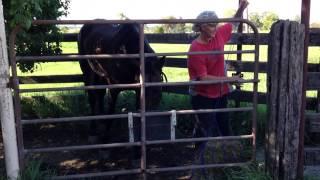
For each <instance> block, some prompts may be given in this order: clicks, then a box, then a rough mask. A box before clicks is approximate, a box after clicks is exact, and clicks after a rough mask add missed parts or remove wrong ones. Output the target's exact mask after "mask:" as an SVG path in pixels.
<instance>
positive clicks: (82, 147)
mask: <svg viewBox="0 0 320 180" xmlns="http://www.w3.org/2000/svg"><path fill="white" fill-rule="evenodd" d="M196 22H197V23H199V22H201V23H208V22H214V23H218V22H241V23H245V24H248V25H249V26H250V27H251V28H252V30H253V33H254V39H255V45H254V48H253V49H252V50H238V51H208V52H192V53H188V52H176V53H144V48H143V45H144V25H145V24H177V23H196ZM124 23H131V24H133V23H134V24H138V25H139V32H140V43H139V44H140V52H139V54H121V55H119V54H115V55H110V54H103V55H60V56H16V53H15V48H14V47H15V39H16V34H17V33H18V32H19V27H16V28H15V29H14V30H13V32H12V33H11V35H10V61H11V68H12V80H13V81H12V82H13V89H14V103H15V115H16V117H15V118H16V124H17V137H18V147H19V161H20V166H21V168H23V162H24V161H25V155H26V154H27V153H43V152H56V151H76V150H88V149H107V148H115V147H132V146H139V147H141V166H140V167H139V168H136V169H126V170H118V171H107V172H99V173H88V174H74V175H66V176H57V177H55V178H56V179H77V178H85V177H101V176H115V175H128V174H142V177H143V179H147V174H151V173H159V172H170V171H171V172H172V171H183V170H191V169H204V168H214V167H234V166H242V165H246V164H247V163H249V162H251V161H254V160H255V151H256V119H257V100H258V92H257V89H258V81H259V80H258V72H259V70H258V65H259V64H258V63H259V62H258V58H259V44H258V39H259V34H258V30H257V28H256V27H255V26H254V25H253V23H251V22H250V21H247V20H243V19H219V20H195V19H174V20H64V21H56V20H36V21H33V23H32V24H33V25H52V24H60V25H61V24H124ZM243 53H251V54H254V77H253V79H246V80H242V81H241V82H238V81H237V82H238V83H252V84H253V99H252V106H251V107H240V108H224V109H208V110H177V111H162V112H147V111H146V107H145V106H146V105H145V104H146V102H145V89H146V88H149V87H155V86H163V87H165V86H190V85H199V84H220V83H232V82H235V81H231V80H212V81H206V82H171V83H169V82H166V83H151V82H145V67H144V61H145V57H148V56H179V55H194V54H243ZM138 57H139V58H140V63H141V64H140V72H141V78H140V83H137V84H114V85H97V86H82V87H62V88H37V89H20V87H19V79H18V76H17V66H16V65H17V62H26V61H43V60H51V61H55V60H61V59H64V60H75V59H78V60H81V59H93V58H95V59H97V58H100V59H107V58H138ZM123 87H139V88H141V99H140V100H141V107H140V108H141V111H140V112H139V113H129V114H113V115H99V116H85V117H68V118H46V119H34V120H24V119H22V118H21V102H20V101H21V99H20V95H21V94H22V93H26V92H48V91H66V90H91V89H106V88H123ZM239 111H241V112H243V111H247V112H251V113H252V132H251V134H246V135H240V136H225V137H201V138H185V139H176V138H175V134H174V133H175V131H174V130H173V131H171V136H170V137H171V138H170V139H168V140H147V139H146V117H150V116H168V115H171V117H172V118H171V121H172V122H174V121H175V117H176V115H180V114H196V113H209V112H239ZM132 117H139V118H140V119H141V141H139V142H132V141H131V142H129V141H128V142H126V143H111V144H93V145H79V146H63V147H50V148H49V147H48V148H30V149H27V148H25V146H24V142H23V126H24V125H26V124H39V123H59V122H81V121H89V120H102V119H110V118H129V119H130V118H132ZM171 124H174V123H171ZM173 129H174V127H173ZM240 139H251V142H252V158H251V161H249V162H243V163H223V164H221V163H220V164H204V165H196V164H193V165H188V166H176V167H165V168H147V161H146V155H147V151H146V147H147V146H149V145H155V144H174V143H185V142H189V143H192V142H201V141H221V140H240Z"/></svg>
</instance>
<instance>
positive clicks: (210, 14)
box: [192, 11, 218, 32]
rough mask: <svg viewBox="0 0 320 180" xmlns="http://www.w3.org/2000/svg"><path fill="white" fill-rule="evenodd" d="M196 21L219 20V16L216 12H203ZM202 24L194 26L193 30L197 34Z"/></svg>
mask: <svg viewBox="0 0 320 180" xmlns="http://www.w3.org/2000/svg"><path fill="white" fill-rule="evenodd" d="M196 19H218V15H217V14H216V12H214V11H203V12H201V13H200V14H199V15H198V16H197V18H196ZM201 24H202V23H195V24H194V25H193V26H192V30H193V31H195V32H199V31H200V25H201Z"/></svg>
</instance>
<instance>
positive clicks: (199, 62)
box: [188, 23, 232, 98]
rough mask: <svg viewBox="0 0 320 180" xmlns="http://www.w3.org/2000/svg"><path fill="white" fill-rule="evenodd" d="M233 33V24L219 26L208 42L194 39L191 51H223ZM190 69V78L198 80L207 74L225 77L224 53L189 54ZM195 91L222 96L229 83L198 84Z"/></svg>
mask: <svg viewBox="0 0 320 180" xmlns="http://www.w3.org/2000/svg"><path fill="white" fill-rule="evenodd" d="M231 33H232V25H231V24H229V23H226V24H224V25H222V26H219V27H217V29H216V34H215V36H214V37H213V38H212V39H211V40H210V41H209V43H207V44H202V43H199V42H198V41H197V40H194V41H193V42H192V44H191V46H190V49H189V52H197V51H212V50H217V51H223V50H224V45H225V44H226V43H227V42H228V41H229V40H230V38H231ZM188 70H189V77H190V80H197V79H200V78H202V77H204V76H206V75H212V76H219V77H225V76H226V70H225V62H224V55H223V54H218V55H212V54H211V55H210V54H206V55H189V56H188ZM193 91H194V92H193V93H196V94H199V95H202V96H205V97H209V98H217V97H221V96H223V95H225V94H227V93H228V92H229V85H228V84H223V85H220V84H215V85H197V86H195V87H194V88H193Z"/></svg>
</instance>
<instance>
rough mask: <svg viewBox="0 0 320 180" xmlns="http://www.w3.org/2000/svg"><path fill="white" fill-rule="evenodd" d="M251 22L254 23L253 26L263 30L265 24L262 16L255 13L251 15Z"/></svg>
mask: <svg viewBox="0 0 320 180" xmlns="http://www.w3.org/2000/svg"><path fill="white" fill-rule="evenodd" d="M249 20H250V21H252V22H253V24H254V25H255V26H256V27H257V28H258V29H261V28H262V26H263V23H262V18H261V16H260V15H259V14H258V13H256V12H254V13H250V15H249Z"/></svg>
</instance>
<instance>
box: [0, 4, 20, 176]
mask: <svg viewBox="0 0 320 180" xmlns="http://www.w3.org/2000/svg"><path fill="white" fill-rule="evenodd" d="M8 83H9V65H8V54H7V46H6V35H5V27H4V18H3V8H2V1H0V119H1V127H2V136H3V144H4V151H5V163H6V171H7V176H8V178H9V179H10V180H11V179H17V178H18V173H19V161H18V147H17V137H16V129H15V121H14V113H13V103H12V93H11V90H10V88H9V87H8Z"/></svg>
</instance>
